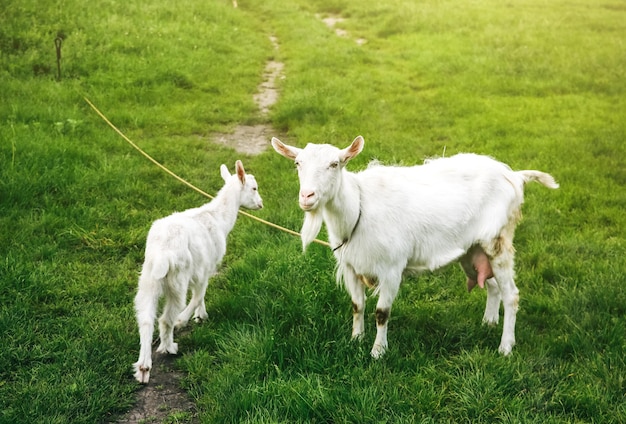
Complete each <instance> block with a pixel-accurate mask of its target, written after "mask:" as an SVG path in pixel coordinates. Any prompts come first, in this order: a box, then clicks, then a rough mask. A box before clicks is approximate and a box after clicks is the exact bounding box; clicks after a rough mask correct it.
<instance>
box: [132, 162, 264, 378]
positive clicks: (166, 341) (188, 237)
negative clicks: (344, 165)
mask: <svg viewBox="0 0 626 424" xmlns="http://www.w3.org/2000/svg"><path fill="white" fill-rule="evenodd" d="M235 168H236V173H235V174H234V175H230V173H229V172H228V168H226V165H222V166H221V167H220V171H221V175H222V178H223V179H224V181H225V184H224V186H223V187H222V189H221V190H220V191H219V193H218V194H217V195H216V196H215V199H213V200H212V201H211V202H210V203H207V204H205V205H204V206H201V207H199V208H194V209H188V210H186V211H184V212H177V213H174V214H172V215H170V216H168V217H165V218H162V219H159V220H157V221H155V222H154V223H153V224H152V227H151V228H150V231H149V232H148V239H147V241H146V254H145V261H144V264H143V268H142V270H141V275H140V277H139V288H138V290H137V295H136V296H135V310H136V312H137V324H138V326H139V338H140V343H141V348H140V352H139V360H138V361H137V362H136V363H135V364H134V369H135V378H136V379H137V381H139V382H140V383H147V382H148V380H149V379H150V368H152V351H151V345H152V333H153V330H154V320H155V318H156V311H157V305H158V301H159V298H160V297H161V296H162V295H165V305H164V308H163V314H162V315H161V317H160V318H159V336H160V339H161V344H160V345H159V347H158V348H157V352H159V353H166V352H167V353H172V354H175V353H177V352H178V344H177V343H174V327H176V328H179V327H182V326H184V325H185V324H187V322H188V321H189V318H190V317H191V314H192V313H194V318H195V319H196V321H199V320H203V319H206V318H207V312H206V307H205V304H204V294H205V293H206V289H207V285H208V281H209V278H211V276H213V275H214V274H215V273H216V272H217V268H218V266H219V264H220V262H221V261H222V258H223V257H224V254H225V253H226V237H227V236H228V234H229V233H230V231H231V230H232V229H233V227H234V226H235V222H236V220H237V212H238V211H239V207H240V206H243V207H245V208H248V209H260V208H262V207H263V200H262V199H261V196H260V195H259V192H258V186H257V182H256V179H255V178H254V176H253V175H250V174H246V172H245V170H244V168H243V165H242V163H241V161H237V162H236V163H235ZM189 288H190V289H191V293H192V296H191V300H190V301H189V304H188V305H187V307H186V308H185V301H186V298H187V290H188V289H189Z"/></svg>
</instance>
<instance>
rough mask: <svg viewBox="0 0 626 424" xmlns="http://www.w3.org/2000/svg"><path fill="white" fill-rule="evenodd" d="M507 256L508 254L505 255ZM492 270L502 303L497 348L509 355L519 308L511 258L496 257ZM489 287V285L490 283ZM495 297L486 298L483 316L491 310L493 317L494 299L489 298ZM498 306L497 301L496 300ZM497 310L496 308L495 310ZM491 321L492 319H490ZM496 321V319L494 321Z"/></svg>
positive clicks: (513, 344)
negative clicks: (500, 327) (502, 313)
mask: <svg viewBox="0 0 626 424" xmlns="http://www.w3.org/2000/svg"><path fill="white" fill-rule="evenodd" d="M506 256H508V255H506ZM492 265H493V272H494V274H495V278H496V280H497V282H498V284H497V285H498V286H499V288H500V290H499V295H500V297H501V299H502V304H503V305H504V323H503V327H502V339H501V341H500V347H499V348H498V350H499V351H500V353H502V354H503V355H509V354H510V353H511V351H512V350H513V346H515V321H516V318H517V310H518V308H519V291H518V289H517V287H516V286H515V281H514V274H515V273H514V271H513V258H512V256H511V257H508V258H505V259H503V258H496V259H494V261H493V262H492ZM490 287H491V285H490ZM492 298H495V299H498V298H497V297H495V296H493V297H490V298H488V299H487V308H486V310H485V316H486V317H485V318H489V317H487V312H491V313H492V314H493V315H491V318H493V317H494V315H495V314H494V311H493V310H491V309H490V308H493V309H495V305H496V300H495V299H494V300H493V302H492V303H490V301H491V299H492ZM497 305H498V307H499V301H498V302H497ZM496 311H497V310H496ZM492 322H493V319H492ZM496 322H497V321H496Z"/></svg>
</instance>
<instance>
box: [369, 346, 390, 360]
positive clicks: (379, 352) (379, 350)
mask: <svg viewBox="0 0 626 424" xmlns="http://www.w3.org/2000/svg"><path fill="white" fill-rule="evenodd" d="M386 351H387V348H386V347H385V346H381V345H374V347H373V348H372V351H371V352H370V355H372V358H374V359H380V358H382V356H383V355H384V354H385V352H386Z"/></svg>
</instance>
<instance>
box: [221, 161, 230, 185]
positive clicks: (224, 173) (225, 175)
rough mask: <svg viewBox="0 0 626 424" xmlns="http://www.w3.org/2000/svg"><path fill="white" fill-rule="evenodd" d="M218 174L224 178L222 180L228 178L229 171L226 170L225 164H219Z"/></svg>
mask: <svg viewBox="0 0 626 424" xmlns="http://www.w3.org/2000/svg"><path fill="white" fill-rule="evenodd" d="M220 174H221V175H222V178H223V179H224V181H226V180H228V179H229V178H230V172H228V168H227V167H226V165H224V164H221V165H220Z"/></svg>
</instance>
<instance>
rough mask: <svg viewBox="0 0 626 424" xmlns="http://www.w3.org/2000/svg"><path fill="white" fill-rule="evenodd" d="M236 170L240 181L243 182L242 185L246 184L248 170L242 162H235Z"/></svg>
mask: <svg viewBox="0 0 626 424" xmlns="http://www.w3.org/2000/svg"><path fill="white" fill-rule="evenodd" d="M235 170H236V172H237V177H238V178H239V181H241V184H245V183H246V170H245V169H243V163H241V161H240V160H238V161H237V162H235Z"/></svg>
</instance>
